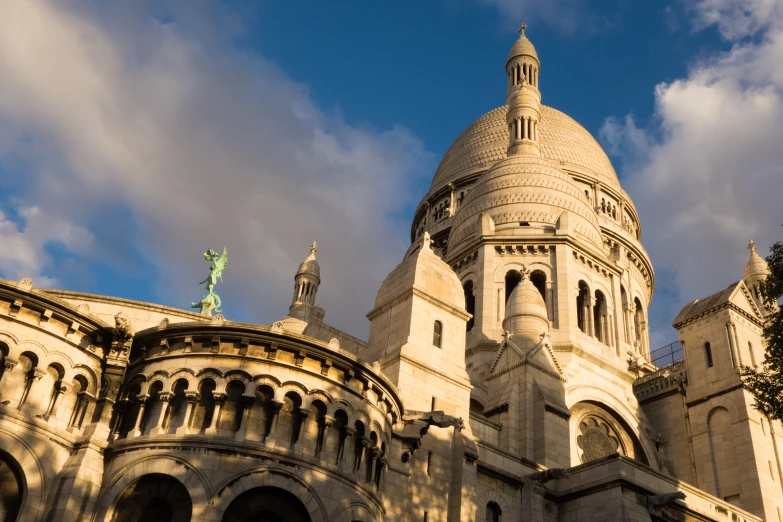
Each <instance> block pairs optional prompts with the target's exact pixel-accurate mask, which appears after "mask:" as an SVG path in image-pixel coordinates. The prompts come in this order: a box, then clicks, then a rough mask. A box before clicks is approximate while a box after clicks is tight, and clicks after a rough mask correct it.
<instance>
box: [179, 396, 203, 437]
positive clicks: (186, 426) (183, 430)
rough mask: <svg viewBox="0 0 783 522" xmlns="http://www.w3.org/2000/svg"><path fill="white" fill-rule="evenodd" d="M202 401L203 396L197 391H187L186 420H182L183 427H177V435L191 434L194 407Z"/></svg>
mask: <svg viewBox="0 0 783 522" xmlns="http://www.w3.org/2000/svg"><path fill="white" fill-rule="evenodd" d="M199 399H201V394H200V393H199V392H198V391H196V390H186V391H185V401H187V404H186V406H185V418H184V419H182V425H181V426H177V430H176V432H175V433H176V434H177V435H187V434H188V433H190V416H191V415H192V414H193V406H194V405H195V404H196V403H197V402H198V401H199Z"/></svg>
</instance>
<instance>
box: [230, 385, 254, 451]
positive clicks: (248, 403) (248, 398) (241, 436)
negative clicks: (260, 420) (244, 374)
mask: <svg viewBox="0 0 783 522" xmlns="http://www.w3.org/2000/svg"><path fill="white" fill-rule="evenodd" d="M240 400H241V404H242V419H241V421H240V423H239V429H238V430H237V432H236V433H235V434H234V440H236V441H239V442H243V441H244V440H245V435H246V434H247V418H248V416H249V414H250V408H252V407H253V404H255V402H256V396H255V395H243V396H242V398H241V399H240Z"/></svg>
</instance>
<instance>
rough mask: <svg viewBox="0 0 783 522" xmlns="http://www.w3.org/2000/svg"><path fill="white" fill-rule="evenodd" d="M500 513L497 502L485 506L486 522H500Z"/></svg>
mask: <svg viewBox="0 0 783 522" xmlns="http://www.w3.org/2000/svg"><path fill="white" fill-rule="evenodd" d="M501 514H502V511H501V510H500V506H499V505H498V504H497V502H489V503H488V504H487V522H500V515H501Z"/></svg>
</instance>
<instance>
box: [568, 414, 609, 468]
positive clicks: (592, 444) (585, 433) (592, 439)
mask: <svg viewBox="0 0 783 522" xmlns="http://www.w3.org/2000/svg"><path fill="white" fill-rule="evenodd" d="M579 432H580V433H581V434H580V435H579V436H577V438H576V445H577V446H579V448H580V449H581V450H582V462H590V461H591V460H597V459H601V458H603V457H608V456H609V455H614V454H615V453H617V452H618V451H617V448H618V447H619V446H620V441H619V440H618V439H617V437H615V436H613V435H612V434H611V433H610V429H609V426H607V425H606V423H604V422H603V421H602V420H600V419H597V418H596V417H587V418H586V419H584V420H583V421H582V422H580V423H579Z"/></svg>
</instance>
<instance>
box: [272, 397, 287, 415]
mask: <svg viewBox="0 0 783 522" xmlns="http://www.w3.org/2000/svg"><path fill="white" fill-rule="evenodd" d="M269 402H270V405H271V406H272V412H273V413H274V414H278V413H280V410H282V409H283V406H285V403H284V402H282V401H275V400H272V401H269Z"/></svg>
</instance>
